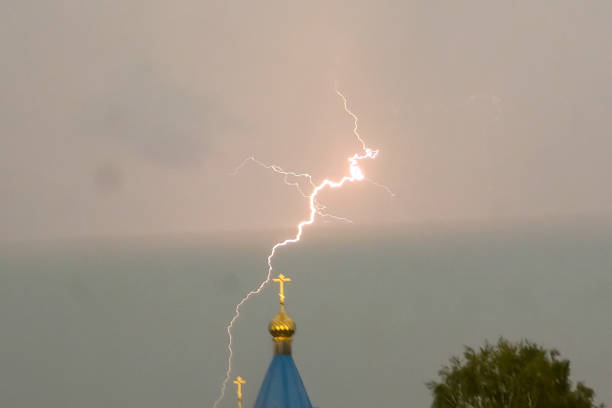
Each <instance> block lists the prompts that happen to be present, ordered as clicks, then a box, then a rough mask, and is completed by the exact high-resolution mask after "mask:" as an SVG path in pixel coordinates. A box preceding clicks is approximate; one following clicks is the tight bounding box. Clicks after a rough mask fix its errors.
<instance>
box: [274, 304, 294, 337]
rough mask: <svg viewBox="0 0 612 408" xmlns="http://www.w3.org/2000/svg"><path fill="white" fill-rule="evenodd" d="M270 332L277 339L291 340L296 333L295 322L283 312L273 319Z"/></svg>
mask: <svg viewBox="0 0 612 408" xmlns="http://www.w3.org/2000/svg"><path fill="white" fill-rule="evenodd" d="M268 330H269V331H270V334H271V335H272V336H273V337H274V338H275V339H277V338H291V336H293V334H294V333H295V322H294V321H293V320H292V319H291V318H290V317H289V316H287V314H286V313H285V312H284V311H281V312H280V313H279V314H277V315H276V317H275V318H274V319H272V321H271V322H270V324H269V325H268Z"/></svg>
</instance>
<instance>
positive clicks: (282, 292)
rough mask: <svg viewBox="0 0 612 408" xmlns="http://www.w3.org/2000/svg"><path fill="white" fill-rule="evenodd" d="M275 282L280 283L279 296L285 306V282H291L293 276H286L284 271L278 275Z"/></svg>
mask: <svg viewBox="0 0 612 408" xmlns="http://www.w3.org/2000/svg"><path fill="white" fill-rule="evenodd" d="M273 281H274V282H278V283H279V284H280V292H279V293H278V296H279V297H280V304H281V305H283V306H285V285H284V284H285V282H291V278H288V277H286V276H285V275H283V274H282V273H281V274H280V275H278V278H276V279H273Z"/></svg>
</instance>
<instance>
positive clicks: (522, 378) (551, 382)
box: [427, 338, 604, 408]
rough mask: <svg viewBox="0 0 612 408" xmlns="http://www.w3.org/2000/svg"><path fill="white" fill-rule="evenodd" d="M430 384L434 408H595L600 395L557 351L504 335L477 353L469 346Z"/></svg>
mask: <svg viewBox="0 0 612 408" xmlns="http://www.w3.org/2000/svg"><path fill="white" fill-rule="evenodd" d="M438 374H439V376H440V382H437V381H431V382H429V383H428V384H427V387H428V388H429V389H430V391H431V393H432V395H433V398H434V400H433V403H432V408H594V407H604V405H603V404H602V405H599V406H597V405H595V403H594V398H595V393H594V392H593V390H592V389H590V388H589V387H587V386H586V385H584V384H583V383H582V382H578V383H577V384H576V386H575V387H573V384H572V382H571V381H570V379H569V375H570V362H569V361H568V360H564V359H561V358H560V354H559V352H558V351H557V350H550V351H547V350H545V349H543V348H542V347H539V346H537V345H536V344H534V343H531V342H529V341H526V340H522V341H520V342H518V343H512V342H510V341H508V340H506V339H504V338H500V339H499V341H498V342H497V344H496V345H493V344H490V343H489V342H485V345H484V346H483V347H481V348H480V349H479V350H478V351H476V350H474V349H472V348H470V347H465V350H464V352H463V358H459V357H452V358H451V359H450V364H449V365H447V366H444V367H443V368H442V369H441V370H440V371H439V372H438Z"/></svg>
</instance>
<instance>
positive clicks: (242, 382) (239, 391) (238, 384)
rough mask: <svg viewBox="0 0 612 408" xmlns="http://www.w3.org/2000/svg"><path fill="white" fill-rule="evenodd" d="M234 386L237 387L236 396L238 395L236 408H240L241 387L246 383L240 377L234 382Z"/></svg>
mask: <svg viewBox="0 0 612 408" xmlns="http://www.w3.org/2000/svg"><path fill="white" fill-rule="evenodd" d="M234 384H236V385H237V386H238V387H237V388H236V394H237V395H238V408H242V385H243V384H246V381H244V380H243V379H242V377H240V376H238V377H237V378H236V380H234Z"/></svg>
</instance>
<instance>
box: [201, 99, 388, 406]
mask: <svg viewBox="0 0 612 408" xmlns="http://www.w3.org/2000/svg"><path fill="white" fill-rule="evenodd" d="M336 94H338V96H339V97H340V98H342V101H343V104H344V111H345V112H346V113H347V114H348V115H349V116H351V118H352V119H353V134H354V135H355V137H356V138H357V141H358V142H359V143H360V144H361V148H362V153H355V154H354V155H352V156H350V157H349V158H348V162H349V175H347V176H344V177H342V178H341V179H339V180H337V181H333V180H330V179H324V180H323V181H321V182H320V183H318V184H317V183H315V181H314V180H313V177H312V176H311V175H310V174H308V173H296V172H292V171H285V170H283V169H282V168H281V167H280V166H277V165H275V164H270V165H268V164H265V163H262V162H261V161H259V160H257V159H256V158H255V157H253V156H251V157H248V158H246V159H245V160H244V161H243V162H242V163H241V164H240V165H239V166H238V167H236V169H235V170H234V171H233V172H232V173H231V174H232V175H236V174H238V172H239V171H240V170H242V168H244V167H245V166H246V165H247V164H248V163H249V162H253V163H255V164H257V165H259V166H261V167H263V168H266V169H269V170H272V171H273V172H275V173H278V174H281V175H283V181H284V182H285V184H287V185H290V186H293V187H295V188H296V189H297V190H298V192H299V193H300V194H301V195H302V196H303V197H304V198H306V199H308V203H309V216H308V218H307V219H305V220H303V221H301V222H300V223H299V224H297V231H296V234H295V236H294V237H293V238H288V239H286V240H284V241H281V242H278V243H276V244H275V245H274V246H273V247H272V249H271V251H270V254H269V255H268V258H267V259H268V272H267V274H266V278H265V279H264V280H263V281H262V282H261V283H260V284H259V286H258V287H257V288H256V289H253V290H251V291H250V292H248V293H247V294H246V295H245V296H244V297H243V298H242V300H241V301H240V302H239V303H238V304H237V305H236V309H235V311H234V316H233V317H232V319H231V320H230V322H229V324H228V325H227V327H226V331H227V335H228V339H229V341H228V344H227V352H228V359H227V370H226V372H225V377H224V378H223V381H222V383H221V390H220V394H219V397H218V398H217V400H216V401H215V402H214V403H213V406H212V408H217V407H218V405H219V404H220V403H221V401H222V400H223V397H224V396H225V390H226V387H227V382H228V381H229V378H230V374H231V371H232V360H233V350H232V341H233V338H232V328H233V327H234V324H235V323H236V321H237V320H238V318H239V317H240V309H241V308H242V305H244V304H245V303H246V302H247V301H248V300H249V299H250V298H251V297H252V296H255V295H257V294H259V293H260V292H261V291H262V290H263V289H264V288H265V287H266V285H267V284H268V283H269V282H270V279H271V278H272V270H273V267H272V260H273V258H274V256H275V255H276V252H277V250H278V249H279V248H281V247H284V246H287V245H289V244H294V243H296V242H298V241H300V239H301V238H302V235H303V233H304V228H305V227H306V226H309V225H311V224H313V223H314V221H315V218H316V216H317V215H319V216H321V217H327V218H331V219H335V220H339V221H345V222H352V221H351V220H349V219H348V218H344V217H339V216H336V215H332V214H329V213H327V212H325V208H326V207H325V206H324V205H323V204H321V203H320V202H319V201H318V199H317V196H318V194H319V193H320V192H321V191H322V190H324V189H325V188H326V187H329V188H331V189H335V188H340V187H342V186H343V185H344V184H346V183H354V182H359V181H362V180H364V179H365V176H364V174H363V171H362V170H361V168H360V167H359V162H360V161H362V160H365V159H375V158H376V157H377V156H378V152H379V151H378V150H373V149H370V148H369V147H367V145H366V143H365V141H364V140H363V139H362V138H361V135H360V134H359V130H358V128H359V118H358V117H357V116H356V115H355V114H354V113H353V112H352V111H351V110H350V109H349V107H348V100H347V98H346V97H345V96H344V95H343V94H342V93H341V92H340V91H339V90H338V89H337V88H336ZM298 180H305V182H306V183H308V185H310V187H311V188H312V190H311V192H310V193H308V194H307V193H306V192H305V191H304V189H303V187H302V184H303V183H300V182H299V181H298ZM365 180H367V181H370V182H372V183H373V184H375V185H377V186H378V187H381V188H383V189H385V190H386V191H387V192H388V193H389V194H390V195H391V196H394V193H393V192H392V191H391V189H389V187H387V186H385V185H383V184H380V183H377V182H375V181H372V180H369V179H365Z"/></svg>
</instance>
